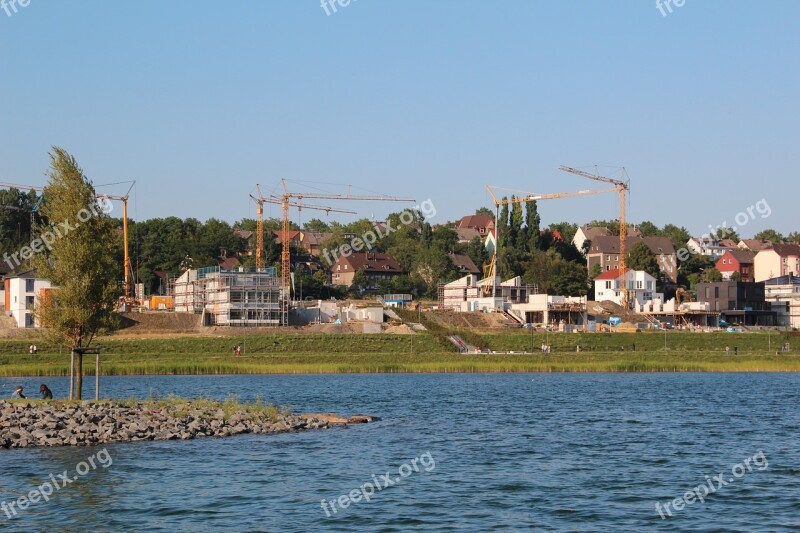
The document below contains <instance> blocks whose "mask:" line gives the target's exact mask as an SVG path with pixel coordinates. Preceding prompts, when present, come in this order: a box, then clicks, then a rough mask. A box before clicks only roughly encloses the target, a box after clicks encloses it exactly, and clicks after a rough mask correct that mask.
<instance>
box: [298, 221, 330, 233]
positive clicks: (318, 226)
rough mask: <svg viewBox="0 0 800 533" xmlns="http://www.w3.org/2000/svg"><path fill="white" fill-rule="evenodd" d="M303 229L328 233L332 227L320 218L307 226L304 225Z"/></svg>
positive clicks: (307, 223) (306, 224)
mask: <svg viewBox="0 0 800 533" xmlns="http://www.w3.org/2000/svg"><path fill="white" fill-rule="evenodd" d="M303 229H304V230H306V231H313V232H316V233H327V232H329V231H330V230H331V227H330V226H329V225H328V223H327V222H325V221H323V220H320V219H318V218H312V219H311V220H309V221H308V222H306V223H305V224H303Z"/></svg>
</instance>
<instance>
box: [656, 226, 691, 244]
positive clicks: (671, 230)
mask: <svg viewBox="0 0 800 533" xmlns="http://www.w3.org/2000/svg"><path fill="white" fill-rule="evenodd" d="M661 234H662V235H663V236H664V237H669V238H670V239H672V242H673V243H675V244H676V245H677V246H678V248H681V247H683V246H685V245H686V243H687V242H688V241H689V239H691V238H692V236H691V235H690V234H689V231H688V230H687V229H686V228H684V227H683V226H676V225H674V224H666V225H665V226H664V227H663V228H662V229H661Z"/></svg>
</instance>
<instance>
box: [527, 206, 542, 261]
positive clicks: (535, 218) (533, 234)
mask: <svg viewBox="0 0 800 533" xmlns="http://www.w3.org/2000/svg"><path fill="white" fill-rule="evenodd" d="M541 222H542V219H541V217H540V216H539V210H538V208H537V206H536V200H534V201H532V202H525V250H526V251H528V252H529V253H533V252H534V251H535V250H538V249H539V235H540V232H541V228H540V225H541Z"/></svg>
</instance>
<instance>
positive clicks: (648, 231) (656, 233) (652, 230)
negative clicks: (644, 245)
mask: <svg viewBox="0 0 800 533" xmlns="http://www.w3.org/2000/svg"><path fill="white" fill-rule="evenodd" d="M636 229H638V230H639V233H641V234H642V237H660V236H661V230H659V229H658V226H656V225H655V224H653V223H652V222H650V221H649V220H645V221H644V222H642V223H641V224H639V225H638V226H636ZM687 240H688V239H687Z"/></svg>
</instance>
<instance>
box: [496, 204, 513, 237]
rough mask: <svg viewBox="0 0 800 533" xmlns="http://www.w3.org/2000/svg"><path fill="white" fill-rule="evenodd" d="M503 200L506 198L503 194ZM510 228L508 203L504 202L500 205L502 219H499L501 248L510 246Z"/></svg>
mask: <svg viewBox="0 0 800 533" xmlns="http://www.w3.org/2000/svg"><path fill="white" fill-rule="evenodd" d="M503 200H506V197H505V196H503ZM508 229H509V226H508V204H503V205H502V206H501V207H500V220H498V221H497V232H498V244H499V245H500V248H505V247H506V246H510V244H509V239H508Z"/></svg>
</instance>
